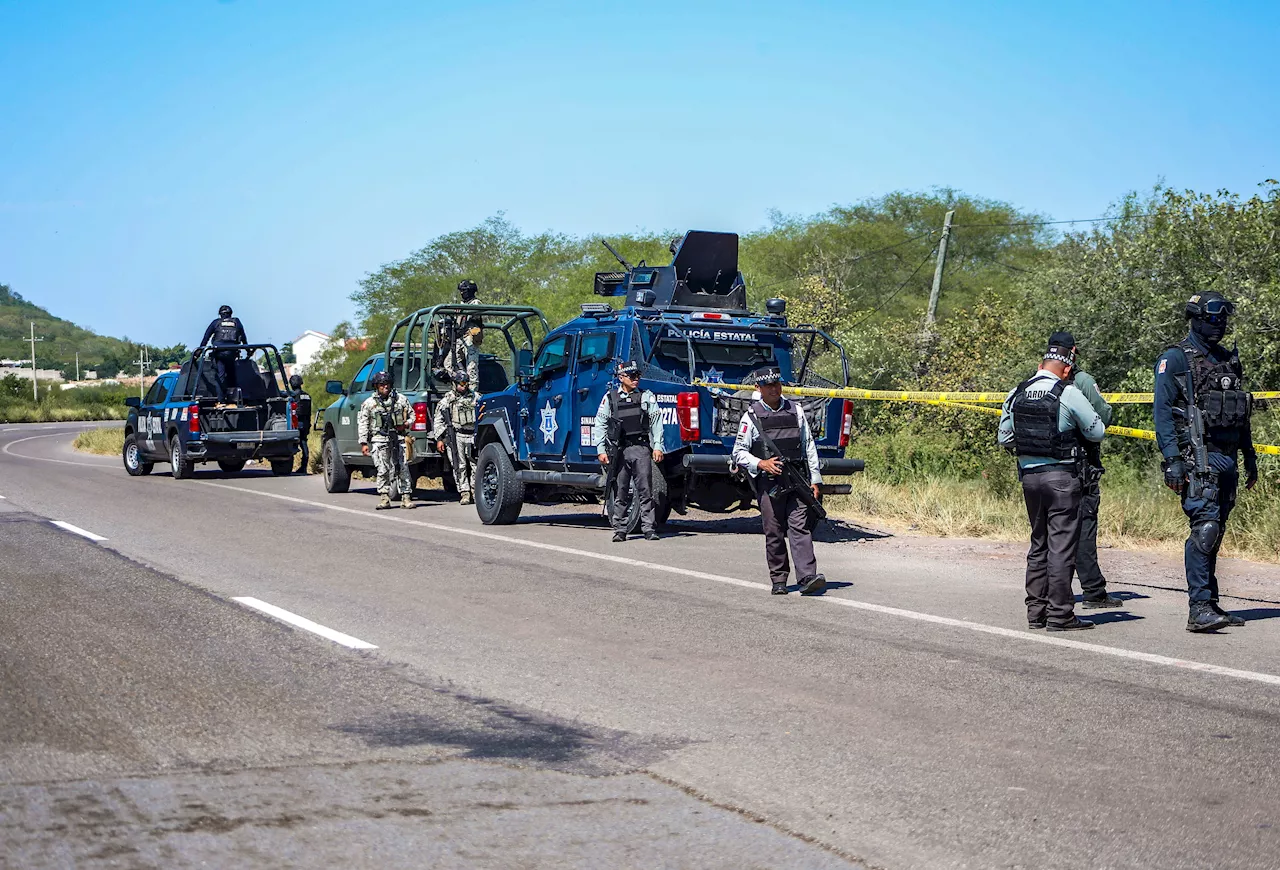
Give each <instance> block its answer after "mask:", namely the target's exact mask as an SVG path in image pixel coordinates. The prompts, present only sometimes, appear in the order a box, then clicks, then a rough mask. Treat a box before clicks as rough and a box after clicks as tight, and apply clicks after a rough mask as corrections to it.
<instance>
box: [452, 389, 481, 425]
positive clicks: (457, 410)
mask: <svg viewBox="0 0 1280 870" xmlns="http://www.w3.org/2000/svg"><path fill="white" fill-rule="evenodd" d="M454 395H455V396H459V398H456V399H454V400H453V403H452V407H451V408H449V415H450V419H452V420H453V428H454V429H455V430H456V431H458V432H461V433H462V434H463V435H470V434H472V433H473V432H475V431H476V400H475V396H470V395H468V396H461V395H460V394H458V393H455V394H454Z"/></svg>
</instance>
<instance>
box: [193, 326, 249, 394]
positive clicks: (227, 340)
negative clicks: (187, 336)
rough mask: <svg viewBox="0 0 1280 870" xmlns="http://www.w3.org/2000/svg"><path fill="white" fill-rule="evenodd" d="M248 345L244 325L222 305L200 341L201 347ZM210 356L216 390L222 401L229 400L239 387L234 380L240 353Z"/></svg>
mask: <svg viewBox="0 0 1280 870" xmlns="http://www.w3.org/2000/svg"><path fill="white" fill-rule="evenodd" d="M248 343H249V340H248V339H247V338H245V335H244V325H243V324H241V323H240V318H239V317H234V316H233V315H232V312H231V306H230V305H223V306H222V307H221V308H219V309H218V316H217V318H216V319H214V321H213V322H212V323H210V324H209V328H208V329H206V330H205V331H204V338H202V339H200V346H201V347H208V346H210V344H212V345H213V347H214V348H217V347H218V346H219V345H228V344H248ZM211 356H212V357H213V366H214V378H215V379H216V380H217V381H218V390H219V391H220V392H221V393H222V398H223V399H227V398H230V397H231V391H232V390H234V389H236V388H237V387H238V386H239V383H238V382H237V380H236V360H237V359H238V358H239V357H240V351H238V350H214V351H213V353H212V354H211Z"/></svg>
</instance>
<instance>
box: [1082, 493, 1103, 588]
mask: <svg viewBox="0 0 1280 870" xmlns="http://www.w3.org/2000/svg"><path fill="white" fill-rule="evenodd" d="M1101 505H1102V488H1101V486H1100V485H1099V483H1098V481H1097V479H1096V475H1094V479H1091V480H1090V481H1089V482H1088V483H1086V484H1085V485H1084V486H1083V489H1082V492H1081V496H1080V543H1079V544H1077V545H1076V576H1077V577H1079V578H1080V591H1081V592H1082V593H1083V594H1084V597H1085V598H1102V597H1103V596H1105V595H1106V594H1107V578H1106V577H1104V576H1102V566H1100V565H1099V564H1098V509H1099V508H1100V507H1101Z"/></svg>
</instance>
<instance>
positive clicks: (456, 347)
mask: <svg viewBox="0 0 1280 870" xmlns="http://www.w3.org/2000/svg"><path fill="white" fill-rule="evenodd" d="M483 341H484V328H483V327H482V326H481V325H480V324H479V322H478V321H477V319H476V318H473V317H469V318H468V319H467V322H466V326H465V328H464V329H463V332H462V334H461V335H459V336H458V339H457V341H455V342H454V344H453V348H452V349H451V350H450V352H449V354H448V356H446V357H445V359H444V367H445V370H446V371H448V372H450V373H452V372H456V371H462V372H464V373H465V374H466V376H467V383H468V384H469V385H470V387H471V392H473V393H478V392H480V345H481V344H482V343H483ZM450 377H452V374H451V375H450Z"/></svg>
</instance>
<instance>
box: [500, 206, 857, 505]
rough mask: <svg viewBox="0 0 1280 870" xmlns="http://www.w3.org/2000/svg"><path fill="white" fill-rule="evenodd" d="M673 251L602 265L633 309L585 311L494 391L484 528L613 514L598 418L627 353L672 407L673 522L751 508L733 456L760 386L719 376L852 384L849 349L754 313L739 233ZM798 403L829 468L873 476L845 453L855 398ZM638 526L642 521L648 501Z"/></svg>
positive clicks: (601, 290) (610, 289)
mask: <svg viewBox="0 0 1280 870" xmlns="http://www.w3.org/2000/svg"><path fill="white" fill-rule="evenodd" d="M671 250H672V254H673V259H672V262H671V263H670V264H669V265H666V266H647V265H645V264H644V263H643V262H641V263H640V264H639V265H637V266H632V265H631V264H629V263H627V262H626V260H625V259H623V258H622V257H621V256H620V255H619V254H617V252H613V253H614V256H615V257H617V258H618V260H619V262H620V263H621V264H622V266H623V271H621V272H602V273H597V275H596V278H595V292H596V294H597V295H600V296H606V297H624V298H625V300H624V303H623V306H622V307H621V308H620V309H614V307H613V306H612V305H610V304H609V303H607V302H595V303H587V304H585V305H583V306H582V315H581V316H580V317H578V318H575V319H573V320H571V321H569V322H568V323H565V324H564V325H562V326H559V327H557V328H555V329H553V330H552V331H551V332H550V333H548V334H547V336H546V338H545V339H544V340H543V341H542V342H541V345H540V346H539V347H538V350H537V353H536V355H533V356H530V355H529V354H528V352H525V355H524V357H523V358H522V359H521V360H520V364H519V366H518V369H519V371H518V378H517V382H516V383H515V384H513V385H512V386H510V387H508V388H506V389H504V390H501V391H499V392H495V393H492V394H488V395H485V396H483V397H482V398H481V400H480V402H479V405H478V407H477V428H476V437H475V449H476V451H477V453H478V455H477V460H476V483H475V493H476V497H475V503H476V511H477V513H478V514H479V515H480V519H481V520H482V521H483V522H484V523H486V524H505V523H513V522H515V521H516V519H517V517H519V515H520V512H521V510H522V508H523V505H524V504H526V503H539V504H545V503H548V502H556V501H575V500H576V501H582V500H584V498H587V499H598V498H603V499H604V501H605V503H606V505H607V506H608V509H609V510H610V511H612V503H613V501H614V498H615V495H616V494H615V493H614V492H605V491H604V484H605V481H606V480H607V477H606V476H605V475H604V474H603V473H602V471H601V468H600V464H599V462H598V460H597V448H596V445H595V443H594V441H593V440H592V438H593V435H592V423H593V421H594V419H595V415H596V411H597V409H598V408H599V406H600V402H601V399H602V398H603V397H604V396H605V393H606V391H607V390H609V389H610V387H611V386H613V383H614V367H615V364H616V362H617V361H618V360H623V359H627V360H635V361H637V362H639V363H641V366H642V368H641V381H640V386H641V388H643V389H648V390H652V391H653V393H654V394H655V396H656V397H657V400H658V404H659V406H660V407H661V408H662V418H663V424H664V443H663V445H662V448H663V451H664V453H665V454H666V456H665V458H664V460H663V462H662V464H661V466H660V467H658V468H657V469H656V471H655V474H654V475H653V489H654V494H655V497H656V499H657V502H658V505H657V507H658V511H657V513H658V521H659V522H660V523H661V522H665V521H666V519H667V518H668V517H669V515H670V512H671V511H672V510H673V509H674V510H675V511H676V512H677V513H684V511H685V509H686V508H687V507H688V506H690V505H693V506H697V507H699V508H701V509H702V510H706V511H711V512H723V511H729V510H735V509H742V508H746V507H749V506H750V505H751V504H752V501H753V493H752V489H751V485H750V483H749V481H748V479H747V477H746V473H745V472H744V471H743V470H742V469H739V468H737V467H736V466H734V465H733V463H732V462H731V459H730V453H731V451H732V448H733V441H734V438H735V436H736V434H737V430H738V424H739V423H740V421H741V417H742V413H743V411H744V410H745V409H746V407H747V405H748V404H749V403H750V401H751V398H752V392H750V391H746V390H742V391H731V390H729V389H727V388H718V387H715V386H714V384H715V383H717V382H718V383H724V384H743V383H746V382H748V381H749V378H750V375H751V373H752V371H753V370H755V369H756V368H759V367H760V366H763V365H776V366H778V367H779V368H780V369H781V371H782V376H783V379H784V380H785V381H787V382H789V383H799V384H804V385H806V386H818V387H828V388H834V387H841V386H846V385H847V384H848V377H849V370H848V362H847V359H846V357H845V353H844V349H843V348H842V347H841V346H840V345H839V343H838V342H836V341H835V340H834V339H832V338H831V337H830V336H828V335H827V334H826V333H824V332H823V331H822V330H820V329H817V328H815V327H812V326H803V325H801V326H790V325H788V323H787V318H786V305H785V302H784V300H781V299H770V300H768V302H767V303H766V306H765V307H766V311H765V312H764V313H762V314H761V313H753V312H751V311H750V310H748V308H747V295H746V286H745V282H744V280H743V277H742V274H741V273H740V272H739V271H738V236H737V235H736V234H734V233H713V232H702V231H691V232H689V233H687V234H685V236H684V238H683V239H682V240H681V241H680V242H679V243H678V244H673V245H672V249H671ZM610 251H611V252H612V251H613V249H612V248H610ZM798 401H799V403H800V405H801V406H802V407H803V408H804V410H805V413H806V414H807V415H808V418H809V424H810V427H811V429H812V431H813V433H814V438H815V440H816V442H817V447H818V455H819V457H820V461H821V470H822V472H823V474H824V475H847V474H851V473H853V472H856V471H861V470H862V461H861V460H858V459H846V458H845V457H844V453H845V448H846V446H847V445H848V443H849V434H850V429H851V426H852V421H853V409H852V405H851V403H850V402H848V401H844V400H836V399H823V398H813V399H811V398H804V399H799V400H798ZM848 490H849V486H848V484H843V485H840V484H835V485H826V486H825V487H824V492H825V493H827V494H832V493H839V492H848ZM630 521H631V525H632V528H633V529H634V528H635V527H636V526H638V524H639V505H638V503H637V500H636V499H632V515H631V517H630Z"/></svg>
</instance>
